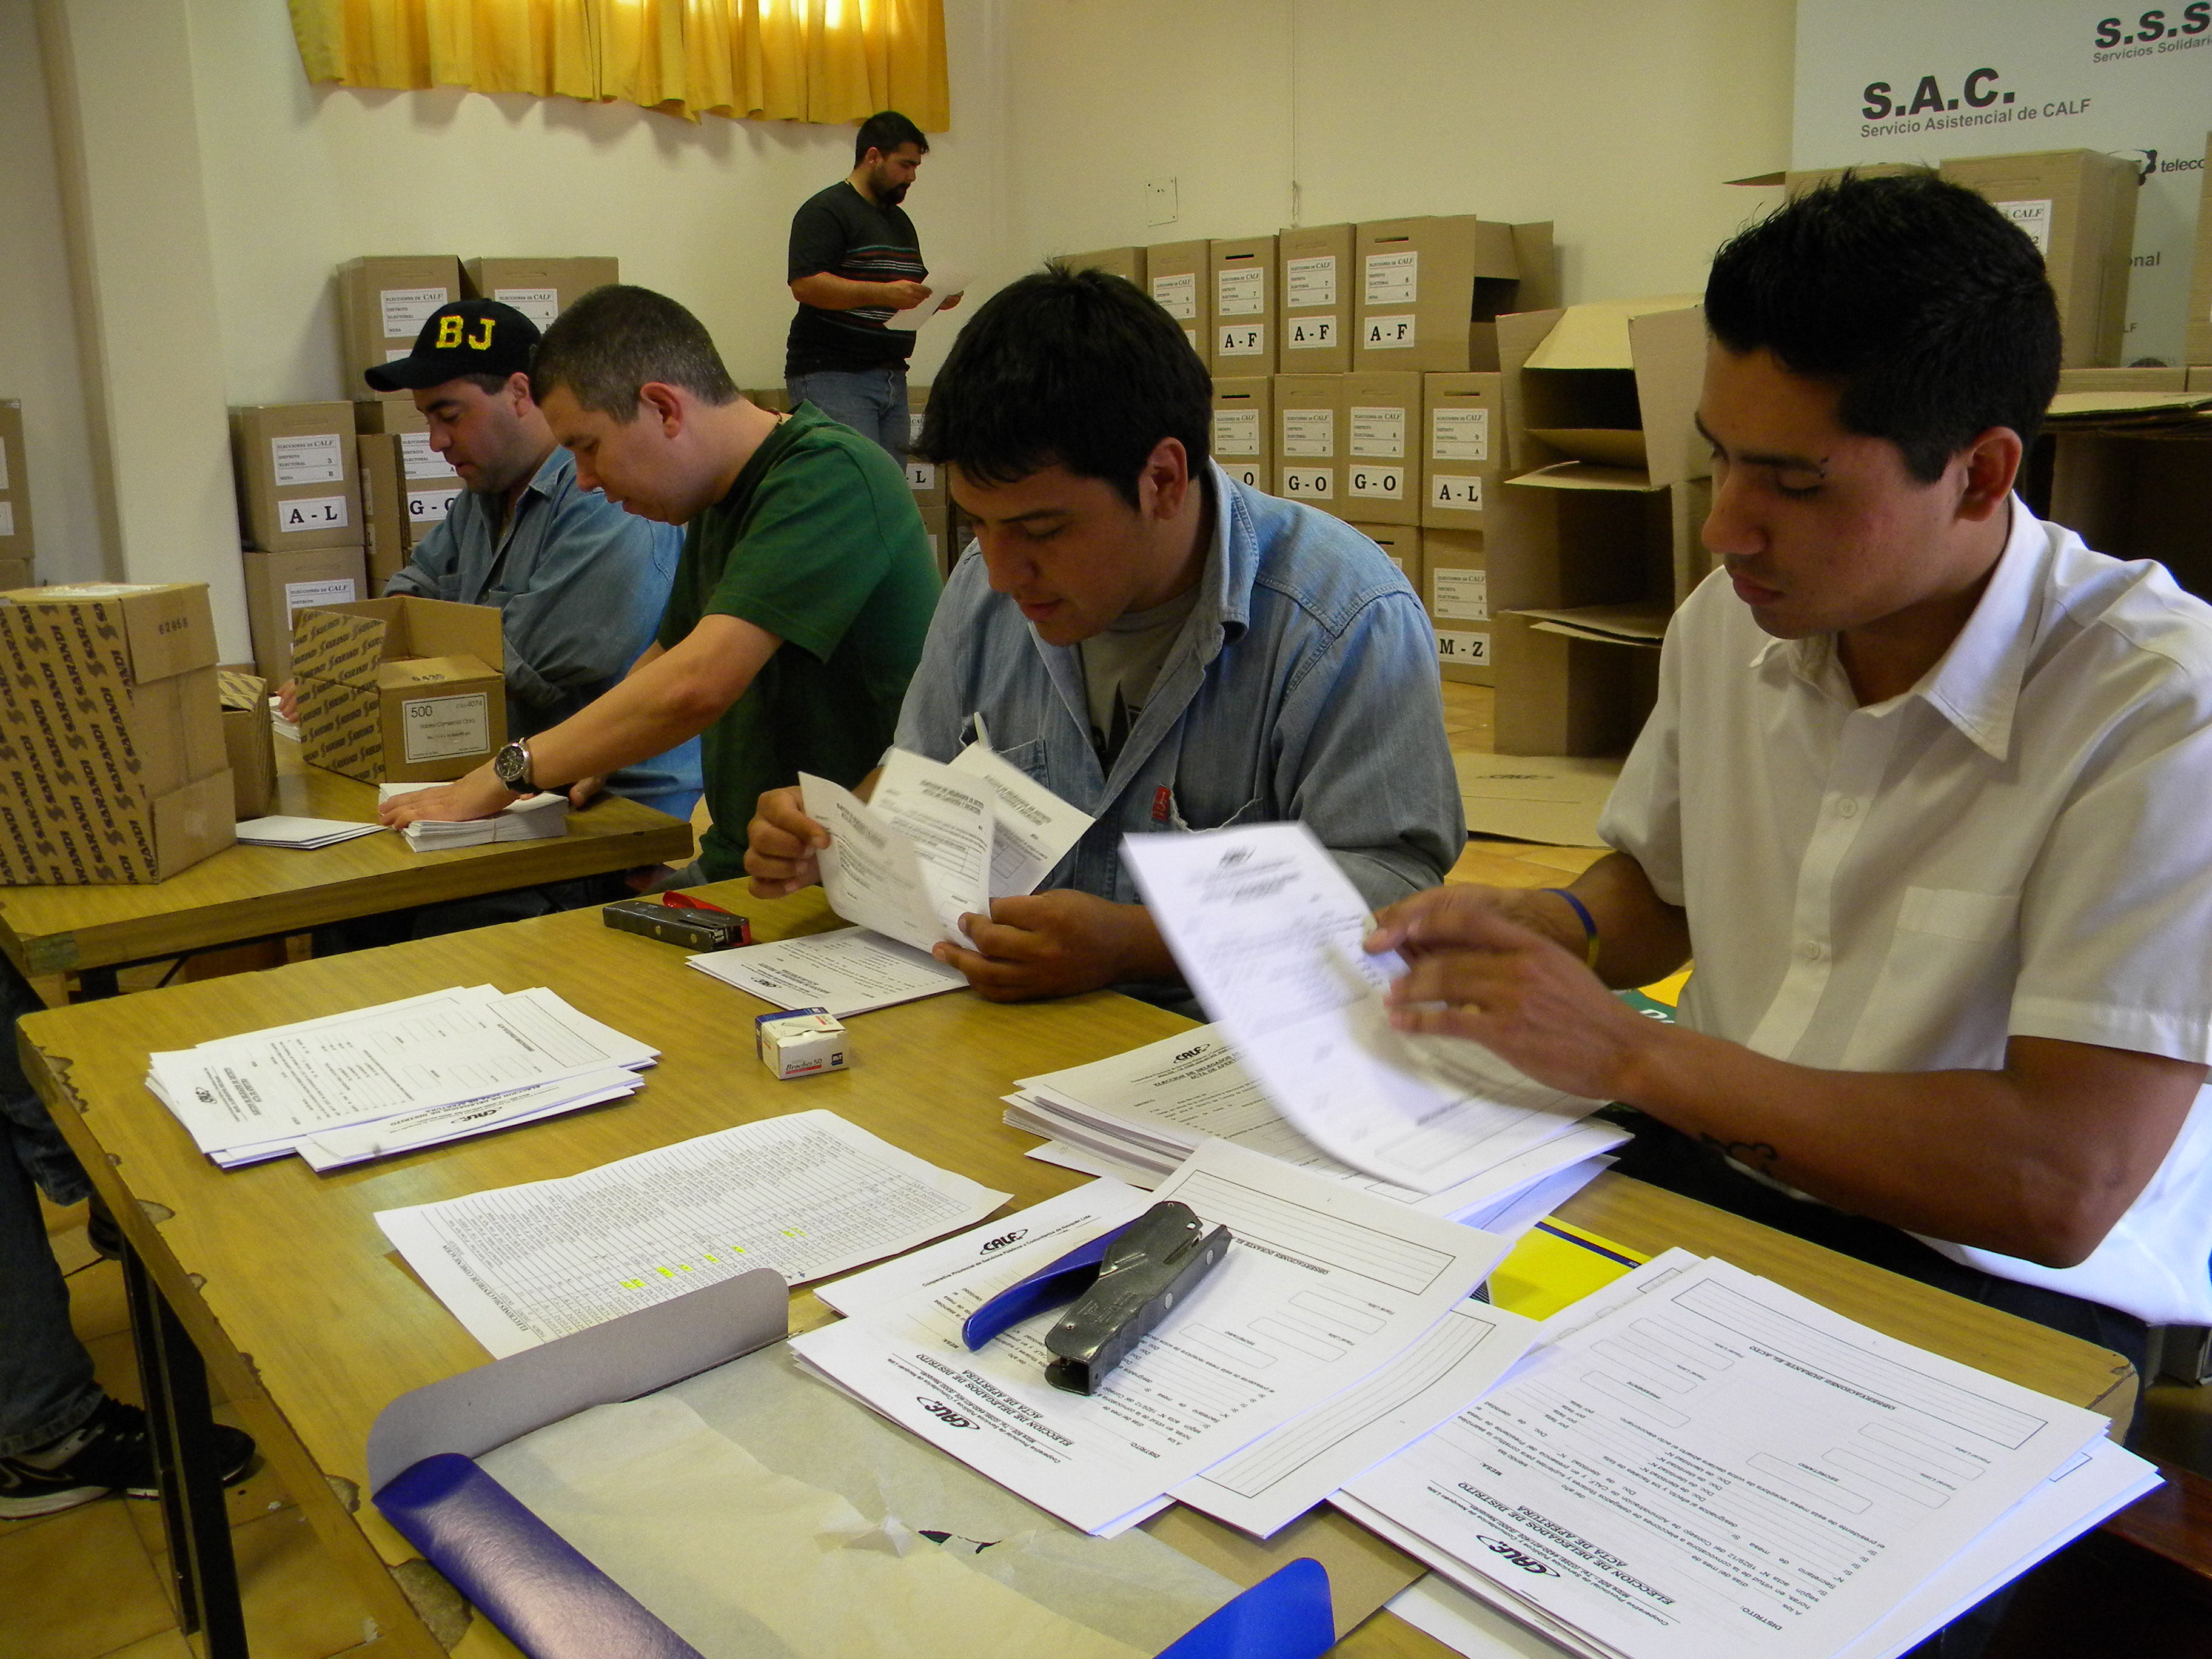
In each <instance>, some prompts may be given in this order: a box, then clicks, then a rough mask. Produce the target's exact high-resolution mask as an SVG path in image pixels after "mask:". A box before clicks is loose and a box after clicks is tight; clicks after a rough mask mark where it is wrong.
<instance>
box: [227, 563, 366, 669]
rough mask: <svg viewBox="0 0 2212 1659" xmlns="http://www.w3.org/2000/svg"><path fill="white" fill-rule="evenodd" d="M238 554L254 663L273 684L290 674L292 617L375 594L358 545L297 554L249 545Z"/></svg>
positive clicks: (347, 603)
mask: <svg viewBox="0 0 2212 1659" xmlns="http://www.w3.org/2000/svg"><path fill="white" fill-rule="evenodd" d="M242 558H243V560H244V562H245V565H246V623H247V626H248V627H249V629H251V631H252V638H253V665H254V666H255V667H256V668H257V669H258V670H259V671H261V673H262V674H264V676H266V677H267V678H268V680H269V682H270V684H272V685H282V684H284V682H285V681H287V680H289V679H290V678H292V620H293V618H294V617H295V615H297V613H299V612H300V611H305V610H308V609H310V608H311V607H313V606H317V605H351V604H353V603H355V602H356V600H359V599H369V598H372V597H374V596H373V595H372V594H371V593H370V592H369V591H368V562H367V559H366V556H365V555H364V551H363V550H362V549H361V548H358V547H316V548H308V549H306V550H302V551H300V552H296V553H263V552H260V551H258V550H253V549H248V550H246V553H245V554H243V555H242Z"/></svg>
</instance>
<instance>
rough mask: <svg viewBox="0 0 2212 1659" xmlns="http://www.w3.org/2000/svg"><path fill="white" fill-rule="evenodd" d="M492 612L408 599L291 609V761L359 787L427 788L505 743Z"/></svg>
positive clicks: (500, 661)
mask: <svg viewBox="0 0 2212 1659" xmlns="http://www.w3.org/2000/svg"><path fill="white" fill-rule="evenodd" d="M505 661H506V651H505V647H504V644H503V643H502V641H501V632H500V613H499V612H498V611H496V610H495V609H494V608H493V607H491V606H489V605H449V604H447V603H446V602H445V601H444V600H442V599H421V598H418V597H416V596H415V595H412V594H408V595H403V596H401V597H398V598H396V599H364V600H362V601H360V602H359V603H357V604H354V605H332V606H329V607H326V608H324V609H319V610H313V611H301V613H300V615H299V617H297V619H296V620H295V624H294V629H293V638H292V671H293V676H294V678H295V683H296V684H297V685H298V687H299V691H298V697H299V705H300V754H301V758H302V759H304V760H306V761H307V763H309V764H310V765H313V766H322V767H327V768H328V769H330V770H331V771H333V772H340V773H343V774H344V775H346V776H347V777H349V778H359V779H360V780H361V781H362V782H364V783H435V782H441V781H445V780H447V779H450V778H458V777H459V776H461V775H463V774H465V773H466V772H469V771H471V770H473V769H475V768H477V767H478V766H481V765H482V764H483V763H484V762H486V761H488V760H489V759H490V758H491V757H492V755H493V754H494V753H495V751H496V750H498V749H499V747H500V746H501V744H504V743H505V742H506V741H507V690H506V682H505V680H504V678H502V674H503V670H504V665H505Z"/></svg>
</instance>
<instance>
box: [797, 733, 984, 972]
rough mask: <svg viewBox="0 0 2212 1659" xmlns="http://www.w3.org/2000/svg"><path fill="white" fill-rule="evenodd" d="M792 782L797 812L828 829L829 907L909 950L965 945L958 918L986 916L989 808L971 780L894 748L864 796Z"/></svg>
mask: <svg viewBox="0 0 2212 1659" xmlns="http://www.w3.org/2000/svg"><path fill="white" fill-rule="evenodd" d="M799 790H800V793H801V796H802V799H804V801H805V806H806V815H807V816H808V817H811V818H812V819H813V820H814V821H815V822H816V823H819V824H820V825H821V826H822V827H823V829H827V830H828V831H829V846H827V847H825V848H823V849H822V854H821V865H822V886H823V890H824V891H825V892H826V893H828V895H829V908H831V909H833V910H835V911H836V913H837V914H838V915H841V916H842V917H844V918H845V920H846V921H856V922H858V923H860V926H862V927H870V928H873V929H874V930H875V931H876V932H877V933H881V934H883V935H884V937H886V938H888V939H896V940H897V941H898V942H899V943H900V944H902V945H912V946H913V947H914V948H915V950H917V951H927V950H928V949H930V947H931V946H933V945H936V944H937V943H938V942H939V940H940V939H942V940H945V941H946V942H948V943H950V944H954V945H967V943H968V936H967V935H966V934H965V933H962V932H961V931H960V918H961V917H962V916H963V915H969V914H971V913H973V914H979V915H989V914H990V910H991V829H992V809H991V802H990V799H989V796H988V795H987V793H986V792H985V791H984V790H983V788H982V787H981V785H979V784H978V783H977V782H976V781H975V779H973V778H971V777H968V776H964V775H962V774H960V773H957V772H955V771H953V769H951V767H949V766H939V764H938V763H936V762H934V761H929V760H924V759H922V758H921V757H920V756H919V755H911V754H908V752H907V751H906V750H892V751H891V757H890V761H889V762H887V763H885V765H884V770H883V775H882V776H881V777H879V778H878V780H877V781H876V791H875V795H874V797H873V799H871V800H865V801H864V800H862V799H860V797H859V796H857V795H855V794H854V793H852V792H851V791H850V790H848V789H844V788H842V787H839V786H838V785H836V784H834V783H832V782H830V781H829V780H828V779H827V778H817V777H814V776H811V775H809V774H807V773H805V772H802V773H800V774H799Z"/></svg>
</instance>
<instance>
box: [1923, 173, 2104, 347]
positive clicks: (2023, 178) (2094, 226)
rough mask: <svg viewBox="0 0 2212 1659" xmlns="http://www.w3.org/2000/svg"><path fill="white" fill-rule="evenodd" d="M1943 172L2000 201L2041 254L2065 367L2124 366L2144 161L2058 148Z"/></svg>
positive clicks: (1945, 176) (1968, 186) (1945, 175)
mask: <svg viewBox="0 0 2212 1659" xmlns="http://www.w3.org/2000/svg"><path fill="white" fill-rule="evenodd" d="M1942 175H1943V177H1944V178H1946V179H1949V180H1950V181H1951V182H1952V183H1953V184H1956V185H1965V186H1966V188H1967V189H1969V190H1972V191H1977V192H1978V193H1979V194H1980V195H1982V196H1984V197H1987V198H1988V199H1989V200H1990V201H1991V202H1993V203H1995V204H1996V205H1997V207H1998V208H1999V209H2000V210H2002V212H2003V213H2004V214H2005V216H2007V217H2008V218H2009V219H2011V220H2012V222H2014V223H2015V224H2016V225H2018V226H2019V227H2020V228H2021V229H2022V230H2025V231H2026V232H2027V234H2029V235H2030V236H2031V237H2033V239H2034V240H2035V245H2036V246H2037V247H2039V248H2040V249H2041V250H2042V251H2043V264H2044V269H2045V270H2047V271H2048V272H2049V273H2050V276H2051V288H2052V289H2054V290H2056V291H2057V295H2058V325H2059V328H2060V331H2062V332H2063V335H2064V337H2065V348H2064V355H2063V357H2062V358H2061V359H2060V362H2062V363H2063V366H2064V367H2066V368H2088V367H2091V366H2093V365H2097V364H2111V363H2117V362H2119V361H2120V349H2121V345H2122V343H2123V341H2124V337H2125V335H2126V333H2127V324H2128V271H2129V261H2130V259H2131V258H2133V256H2134V253H2135V235H2136V187H2137V185H2138V184H2139V183H2140V179H2139V164H2138V163H2137V162H2136V161H2134V160H2132V159H2131V158H2130V157H2128V156H2124V155H2106V153H2105V152H2103V151H2102V150H2093V149H2051V150H2039V151H2036V152H2034V153H2033V154H2031V155H1982V156H1973V157H1968V158H1963V159H1960V160H1957V161H1946V162H1944V163H1943V166H1942Z"/></svg>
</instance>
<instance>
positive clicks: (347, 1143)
mask: <svg viewBox="0 0 2212 1659" xmlns="http://www.w3.org/2000/svg"><path fill="white" fill-rule="evenodd" d="M640 1086H641V1079H639V1077H638V1075H637V1073H635V1072H629V1071H623V1070H612V1071H605V1072H589V1073H585V1074H584V1075H583V1076H581V1077H574V1078H563V1079H561V1080H560V1081H558V1082H555V1083H536V1084H529V1085H525V1086H524V1087H522V1088H520V1089H505V1090H501V1091H500V1092H499V1093H497V1094H493V1095H486V1096H485V1097H483V1099H481V1100H465V1101H462V1102H460V1103H459V1104H457V1105H453V1106H433V1107H431V1108H430V1109H428V1111H422V1112H403V1113H401V1114H400V1115H398V1117H387V1118H380V1119H379V1120H378V1121H375V1122H374V1123H363V1124H360V1125H357V1126H356V1127H352V1128H349V1129H326V1130H325V1131H324V1132H323V1133H320V1134H316V1135H309V1136H307V1138H305V1139H302V1140H301V1141H300V1142H298V1143H297V1144H296V1145H295V1146H294V1147H293V1151H295V1152H297V1153H299V1155H300V1157H301V1159H302V1160H303V1161H304V1162H305V1163H306V1164H307V1167H308V1168H309V1169H311V1170H314V1171H316V1173H318V1174H320V1173H321V1172H323V1171H324V1170H336V1169H342V1168H343V1167H344V1166H345V1165H346V1164H361V1163H365V1162H367V1161H368V1159H370V1158H388V1157H390V1156H392V1154H393V1153H396V1152H414V1151H416V1150H417V1149H418V1148H421V1147H423V1146H443V1145H444V1144H445V1143H446V1142H447V1141H449V1140H461V1139H466V1138H467V1137H469V1136H471V1135H480V1134H489V1133H490V1132H491V1131H493V1130H494V1129H506V1128H512V1127H513V1126H515V1125H516V1124H519V1123H534V1122H536V1121H538V1119H540V1118H545V1117H555V1116H558V1115H560V1114H561V1113H563V1112H573V1111H577V1110H580V1109H582V1108H584V1107H586V1106H599V1105H603V1104H605V1103H606V1102H608V1101H610V1100H621V1099H624V1098H626V1097H629V1096H630V1095H634V1094H635V1093H636V1092H637V1091H638V1089H639V1088H640Z"/></svg>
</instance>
